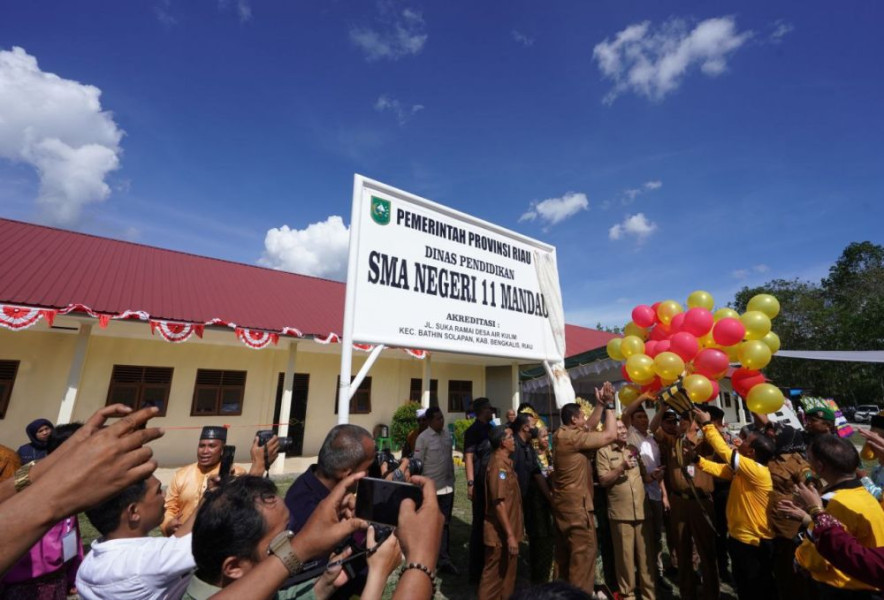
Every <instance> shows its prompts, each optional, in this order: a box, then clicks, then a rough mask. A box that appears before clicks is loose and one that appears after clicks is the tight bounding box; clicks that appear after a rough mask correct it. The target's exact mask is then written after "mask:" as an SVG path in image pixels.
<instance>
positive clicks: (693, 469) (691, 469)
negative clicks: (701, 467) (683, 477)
mask: <svg viewBox="0 0 884 600" xmlns="http://www.w3.org/2000/svg"><path fill="white" fill-rule="evenodd" d="M687 471H688V475H689V476H690V478H691V479H693V478H694V473H696V472H697V468H696V467H695V466H694V465H688V468H687Z"/></svg>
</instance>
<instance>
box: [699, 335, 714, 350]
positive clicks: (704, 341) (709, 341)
mask: <svg viewBox="0 0 884 600" xmlns="http://www.w3.org/2000/svg"><path fill="white" fill-rule="evenodd" d="M697 341H698V342H700V347H701V348H717V347H718V344H716V343H715V338H713V337H712V331H710V332H709V333H707V334H706V335H704V336H702V337H698V338H697Z"/></svg>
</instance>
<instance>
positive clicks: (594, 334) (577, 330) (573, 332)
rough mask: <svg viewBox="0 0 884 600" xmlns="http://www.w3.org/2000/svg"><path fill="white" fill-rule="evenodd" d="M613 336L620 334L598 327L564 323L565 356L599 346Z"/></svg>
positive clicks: (574, 354)
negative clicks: (600, 329) (591, 327)
mask: <svg viewBox="0 0 884 600" xmlns="http://www.w3.org/2000/svg"><path fill="white" fill-rule="evenodd" d="M615 337H620V336H619V335H617V334H613V333H608V332H607V331H599V330H598V329H589V328H588V327H580V326H579V325H568V324H565V357H568V356H576V355H577V354H583V353H584V352H586V351H588V350H595V349H596V348H601V347H602V346H604V345H606V344H607V343H608V340H610V339H611V338H615Z"/></svg>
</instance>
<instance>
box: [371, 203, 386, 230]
mask: <svg viewBox="0 0 884 600" xmlns="http://www.w3.org/2000/svg"><path fill="white" fill-rule="evenodd" d="M371 218H372V220H374V222H375V223H377V224H378V225H389V223H390V201H389V200H383V199H381V198H375V197H374V196H372V197H371Z"/></svg>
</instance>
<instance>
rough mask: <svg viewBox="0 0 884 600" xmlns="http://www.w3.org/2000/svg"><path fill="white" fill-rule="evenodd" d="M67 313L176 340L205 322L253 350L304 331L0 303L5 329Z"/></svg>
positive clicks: (421, 353) (420, 354) (417, 354)
mask: <svg viewBox="0 0 884 600" xmlns="http://www.w3.org/2000/svg"><path fill="white" fill-rule="evenodd" d="M71 313H80V314H85V315H88V316H90V317H92V318H93V319H98V324H99V326H100V327H101V328H102V329H104V328H106V327H107V325H108V323H109V322H110V321H111V320H115V321H116V320H139V321H148V322H149V323H150V332H151V333H152V334H154V333H156V332H159V334H160V337H162V338H163V339H164V340H166V341H167V342H172V343H175V344H179V343H181V342H186V341H187V340H188V339H190V337H191V336H192V335H193V334H196V335H197V337H199V338H202V337H203V332H204V331H205V328H206V327H208V326H219V327H230V328H231V329H233V330H234V331H235V334H236V337H237V339H238V340H239V341H241V342H242V343H243V344H245V345H246V346H248V347H249V348H252V349H253V350H260V349H262V348H266V347H267V346H270V345H271V344H273V345H276V344H277V343H278V342H279V336H281V335H285V336H289V337H296V338H303V337H304V334H303V333H302V332H301V330H300V329H298V328H297V327H283V328H282V330H281V331H278V332H277V331H266V330H262V329H248V328H246V327H237V325H236V323H233V322H232V321H225V320H224V319H220V318H217V317H216V318H214V319H212V320H210V321H206V322H205V323H184V322H181V321H164V320H161V319H151V318H150V314H149V313H147V312H146V311H143V310H124V311H123V312H121V313H119V314H115V315H114V314H110V313H100V312H97V311H95V310H93V309H92V308H90V307H89V306H86V305H85V304H68V305H67V306H66V307H64V308H62V309H60V310H56V309H54V308H34V307H30V306H14V305H11V304H0V327H5V328H6V329H12V330H20V329H27V328H28V327H32V326H34V325H36V324H37V322H38V321H39V320H40V319H46V322H47V323H49V325H50V326H52V323H53V320H54V319H55V315H68V314H71ZM313 341H314V342H316V343H317V344H340V343H341V336H339V335H338V334H337V333H334V332H331V333H329V334H328V335H326V336H324V337H323V336H321V335H314V336H313ZM353 347H354V348H355V349H357V350H360V351H362V352H371V351H372V350H373V349H374V345H372V344H353ZM403 350H404V351H405V352H407V353H408V355H409V356H412V357H414V358H417V359H420V360H423V359H424V358H426V357H427V355H428V354H429V353H428V352H427V351H426V350H412V349H409V348H403Z"/></svg>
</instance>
